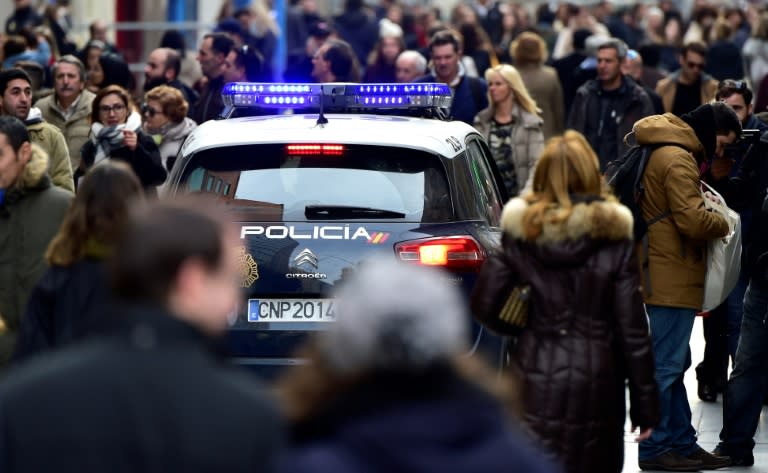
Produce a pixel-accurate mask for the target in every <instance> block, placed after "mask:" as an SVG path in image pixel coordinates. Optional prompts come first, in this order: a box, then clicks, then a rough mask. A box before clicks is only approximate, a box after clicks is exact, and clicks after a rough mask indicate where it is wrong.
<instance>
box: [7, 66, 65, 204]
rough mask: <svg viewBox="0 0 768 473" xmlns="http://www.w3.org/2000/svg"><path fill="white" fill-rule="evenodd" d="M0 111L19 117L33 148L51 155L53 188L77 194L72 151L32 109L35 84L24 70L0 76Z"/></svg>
mask: <svg viewBox="0 0 768 473" xmlns="http://www.w3.org/2000/svg"><path fill="white" fill-rule="evenodd" d="M0 111H2V114H3V115H8V116H12V117H16V118H18V119H19V120H21V121H22V122H24V125H25V126H26V127H27V131H29V137H30V139H31V142H32V144H36V145H38V146H39V147H41V148H42V149H43V151H45V153H46V154H47V155H48V157H49V160H50V164H49V166H48V174H49V175H50V176H51V180H52V181H53V184H54V185H56V186H58V187H61V188H62V189H66V190H68V191H70V192H75V184H74V181H73V178H72V167H71V166H70V163H69V151H68V150H67V143H66V141H64V136H63V135H62V134H61V132H60V131H59V129H58V128H56V127H55V126H53V125H51V124H50V123H46V122H45V121H44V120H43V119H42V117H41V115H40V110H38V109H37V108H35V107H32V82H31V80H30V79H29V76H28V75H27V73H26V72H24V71H23V70H22V69H15V68H14V69H6V70H4V71H2V72H0Z"/></svg>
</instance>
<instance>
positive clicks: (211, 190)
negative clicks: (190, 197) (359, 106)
mask: <svg viewBox="0 0 768 473" xmlns="http://www.w3.org/2000/svg"><path fill="white" fill-rule="evenodd" d="M297 153H299V154H297ZM301 153H302V152H301V151H299V152H296V151H290V152H289V150H288V148H287V145H246V146H231V147H221V148H215V149H208V150H203V151H200V152H198V153H196V154H195V155H194V156H193V157H192V158H191V159H190V161H189V163H188V165H187V166H186V168H185V169H184V172H183V175H182V179H181V183H180V184H179V188H180V189H181V190H182V191H184V192H189V193H203V194H214V195H216V196H217V198H218V199H220V200H222V201H224V202H225V203H226V204H228V205H229V206H230V208H231V209H232V210H233V211H235V212H240V213H242V214H244V215H240V216H238V217H239V218H240V219H242V220H263V221H302V220H310V219H312V217H311V216H308V215H307V207H308V206H309V207H310V208H311V207H313V206H328V207H333V206H347V207H359V208H370V209H377V210H382V211H387V213H388V214H390V215H389V217H387V219H393V220H397V221H403V222H419V223H428V222H446V221H450V220H452V218H453V207H452V204H451V198H450V192H449V187H448V181H447V179H446V171H445V167H444V166H443V163H442V162H441V160H440V158H439V157H438V156H436V155H433V154H430V153H426V152H422V151H417V150H410V149H401V148H392V147H382V146H348V145H344V149H343V151H342V152H341V154H340V155H331V156H328V155H312V154H301ZM392 213H398V214H403V215H402V216H398V217H395V218H392ZM245 214H247V215H245ZM347 217H348V218H345V219H350V218H349V216H347ZM366 218H370V217H366ZM366 218H363V217H362V216H361V217H360V218H359V219H366ZM374 218H375V217H374ZM379 218H383V217H379ZM314 219H316V218H314ZM351 219H355V218H351Z"/></svg>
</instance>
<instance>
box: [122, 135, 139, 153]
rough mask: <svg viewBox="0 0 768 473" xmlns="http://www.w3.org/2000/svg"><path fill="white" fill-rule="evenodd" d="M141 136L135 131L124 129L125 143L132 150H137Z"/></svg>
mask: <svg viewBox="0 0 768 473" xmlns="http://www.w3.org/2000/svg"><path fill="white" fill-rule="evenodd" d="M138 142H139V138H138V136H136V132H135V131H131V130H123V144H124V145H125V147H126V148H128V149H129V150H131V151H136V144H138Z"/></svg>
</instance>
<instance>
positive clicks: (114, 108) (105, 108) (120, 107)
mask: <svg viewBox="0 0 768 473" xmlns="http://www.w3.org/2000/svg"><path fill="white" fill-rule="evenodd" d="M124 110H125V105H123V104H121V103H116V104H114V105H112V106H111V107H110V106H108V105H100V106H99V113H103V114H104V115H109V114H110V113H111V112H115V113H120V112H122V111H124Z"/></svg>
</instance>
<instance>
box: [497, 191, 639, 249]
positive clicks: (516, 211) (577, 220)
mask: <svg viewBox="0 0 768 473" xmlns="http://www.w3.org/2000/svg"><path fill="white" fill-rule="evenodd" d="M528 207H529V204H528V202H526V201H525V200H523V199H522V198H520V197H516V198H514V199H511V200H510V201H509V202H507V205H505V206H504V211H503V212H502V214H501V226H502V229H503V230H504V232H505V233H507V234H508V235H510V236H511V237H513V238H515V239H517V240H524V239H525V237H524V234H523V216H524V215H525V212H526V211H527V210H528ZM632 228H633V220H632V213H631V212H630V211H629V209H628V208H626V207H625V206H623V205H621V204H620V203H618V202H608V201H593V202H590V203H578V204H576V205H574V206H573V211H572V212H571V215H570V217H568V219H567V220H566V221H564V222H562V223H559V224H545V225H544V228H543V230H542V233H541V235H539V237H538V238H537V239H536V243H539V244H545V243H558V242H562V241H564V240H576V239H578V238H581V237H583V236H589V237H591V238H593V239H595V240H625V239H631V238H632V234H633V233H632Z"/></svg>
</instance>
